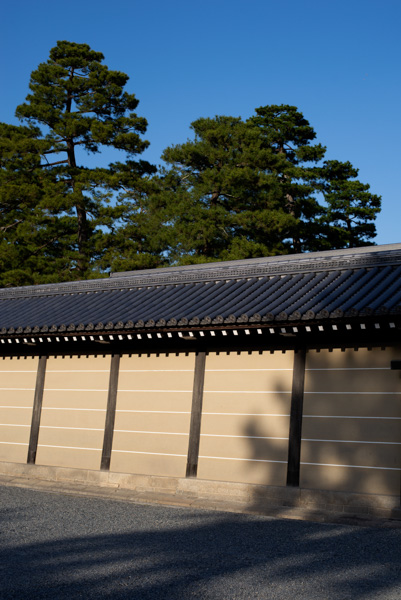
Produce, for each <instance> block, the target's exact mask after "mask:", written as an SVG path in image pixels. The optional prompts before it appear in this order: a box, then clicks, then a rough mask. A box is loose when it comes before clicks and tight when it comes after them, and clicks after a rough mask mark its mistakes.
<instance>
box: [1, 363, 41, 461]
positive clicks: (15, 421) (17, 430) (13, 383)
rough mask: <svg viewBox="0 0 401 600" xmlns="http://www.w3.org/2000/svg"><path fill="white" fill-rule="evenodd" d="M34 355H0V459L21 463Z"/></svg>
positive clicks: (29, 414)
mask: <svg viewBox="0 0 401 600" xmlns="http://www.w3.org/2000/svg"><path fill="white" fill-rule="evenodd" d="M37 370H38V358H37V357H34V358H31V357H29V358H22V357H20V358H19V357H14V358H8V357H4V358H1V359H0V460H1V461H9V462H17V463H25V462H26V461H27V455H28V444H29V436H30V427H31V419H32V408H33V401H34V395H35V384H36V375H37Z"/></svg>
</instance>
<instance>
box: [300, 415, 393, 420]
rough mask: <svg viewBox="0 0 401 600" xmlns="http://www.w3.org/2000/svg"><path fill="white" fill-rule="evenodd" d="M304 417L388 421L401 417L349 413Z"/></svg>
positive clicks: (307, 417)
mask: <svg viewBox="0 0 401 600" xmlns="http://www.w3.org/2000/svg"><path fill="white" fill-rule="evenodd" d="M303 418H304V419H370V420H375V419H380V420H388V421H400V420H401V417H356V416H349V415H303Z"/></svg>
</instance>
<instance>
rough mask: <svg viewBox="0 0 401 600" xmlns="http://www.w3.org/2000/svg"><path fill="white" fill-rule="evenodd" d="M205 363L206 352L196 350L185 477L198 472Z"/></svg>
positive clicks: (194, 475) (192, 475)
mask: <svg viewBox="0 0 401 600" xmlns="http://www.w3.org/2000/svg"><path fill="white" fill-rule="evenodd" d="M205 365H206V352H197V353H196V357H195V372H194V386H193V391H192V409H191V425H190V429H189V441H188V459H187V470H186V477H196V476H197V474H198V457H199V443H200V430H201V419H202V403H203V385H204V381H205Z"/></svg>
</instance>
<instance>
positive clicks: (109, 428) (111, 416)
mask: <svg viewBox="0 0 401 600" xmlns="http://www.w3.org/2000/svg"><path fill="white" fill-rule="evenodd" d="M119 371H120V355H119V354H113V355H112V357H111V363H110V379H109V392H108V396H107V409H106V422H105V426H104V438H103V450H102V460H101V463H100V468H101V469H102V470H103V471H109V470H110V460H111V449H112V446H113V435H114V421H115V418H116V404H117V387H118V375H119Z"/></svg>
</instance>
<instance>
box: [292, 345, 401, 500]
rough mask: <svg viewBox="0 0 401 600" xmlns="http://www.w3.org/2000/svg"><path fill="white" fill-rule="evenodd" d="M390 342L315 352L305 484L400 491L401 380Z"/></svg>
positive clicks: (309, 376) (308, 381)
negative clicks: (386, 345)
mask: <svg viewBox="0 0 401 600" xmlns="http://www.w3.org/2000/svg"><path fill="white" fill-rule="evenodd" d="M399 357H400V352H397V351H396V350H392V349H390V348H388V349H385V350H382V349H380V348H374V349H372V350H367V349H363V348H361V349H359V350H354V349H347V350H346V351H345V352H342V351H341V350H339V349H338V350H333V351H332V352H329V351H328V350H322V351H321V352H317V351H309V352H308V354H307V358H306V373H305V397H304V417H303V429H302V450H301V486H302V487H307V488H320V489H331V490H337V491H347V492H361V493H371V494H399V489H400V463H401V460H400V458H401V379H400V372H399V371H391V369H390V362H391V360H394V359H395V358H399Z"/></svg>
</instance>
